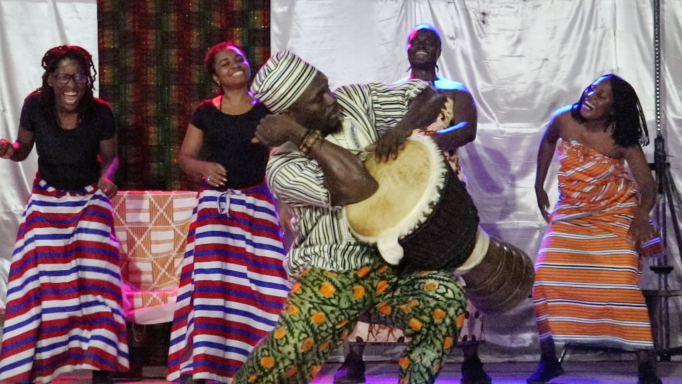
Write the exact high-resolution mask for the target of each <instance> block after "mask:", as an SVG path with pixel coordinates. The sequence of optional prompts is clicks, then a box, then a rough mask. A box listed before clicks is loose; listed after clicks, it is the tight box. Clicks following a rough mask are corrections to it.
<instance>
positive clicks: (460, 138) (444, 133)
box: [431, 85, 478, 151]
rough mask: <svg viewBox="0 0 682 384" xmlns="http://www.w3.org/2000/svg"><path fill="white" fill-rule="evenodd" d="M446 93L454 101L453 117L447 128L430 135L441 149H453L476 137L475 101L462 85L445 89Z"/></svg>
mask: <svg viewBox="0 0 682 384" xmlns="http://www.w3.org/2000/svg"><path fill="white" fill-rule="evenodd" d="M446 95H447V96H448V97H451V98H453V100H454V102H455V117H454V119H453V121H452V122H451V125H450V126H449V127H448V128H445V129H441V130H440V131H437V132H436V133H435V134H434V135H433V136H431V137H432V138H433V139H434V141H435V142H436V144H438V147H439V148H440V149H441V150H442V151H450V150H455V149H457V148H459V147H462V146H464V145H466V144H468V143H470V142H472V141H474V140H475V139H476V129H477V124H478V113H477V111H476V102H475V101H474V98H473V97H471V93H470V92H469V90H468V89H466V88H465V87H464V86H463V85H462V87H461V89H458V90H454V91H447V92H446Z"/></svg>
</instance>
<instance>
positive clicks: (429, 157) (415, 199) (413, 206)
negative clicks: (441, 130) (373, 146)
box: [344, 136, 535, 314]
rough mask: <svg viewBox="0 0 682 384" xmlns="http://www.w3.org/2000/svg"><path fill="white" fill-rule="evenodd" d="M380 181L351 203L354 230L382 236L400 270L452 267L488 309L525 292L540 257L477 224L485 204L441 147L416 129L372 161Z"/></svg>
mask: <svg viewBox="0 0 682 384" xmlns="http://www.w3.org/2000/svg"><path fill="white" fill-rule="evenodd" d="M365 166H366V167H367V169H368V171H369V173H370V174H371V175H372V177H374V178H375V179H376V180H377V182H378V183H379V188H378V190H377V191H376V192H375V193H374V194H373V195H372V196H370V197H369V198H367V199H365V200H363V201H361V202H358V203H355V204H350V205H348V206H346V207H345V208H344V213H345V218H346V220H347V221H348V224H349V227H350V228H351V232H353V234H354V235H355V236H356V237H357V238H358V239H359V240H361V241H364V242H367V243H370V244H376V245H377V248H378V249H379V253H380V254H381V256H382V257H383V258H384V260H386V262H388V263H389V264H392V265H399V268H400V269H401V271H427V270H439V269H451V270H453V272H455V273H456V274H457V275H459V276H461V278H462V279H463V280H464V283H465V287H464V288H465V292H466V295H467V297H468V298H469V300H471V302H472V303H474V305H475V306H476V308H478V309H479V310H480V311H482V312H484V313H488V314H491V313H502V312H505V311H507V310H509V309H512V308H514V307H516V306H517V305H518V304H519V303H521V302H522V301H524V300H526V299H527V298H528V296H529V295H530V291H531V289H532V287H533V281H534V277H535V271H534V266H533V262H532V260H531V259H530V257H528V255H526V254H525V253H524V252H523V251H522V250H520V249H519V248H516V247H514V246H513V245H511V244H507V243H503V242H500V241H498V240H496V239H492V238H490V237H489V236H488V235H487V234H486V233H485V232H484V231H483V230H481V229H480V228H479V227H478V221H479V219H478V211H477V210H476V207H475V205H474V203H473V201H472V200H471V197H470V196H469V193H468V192H467V191H466V186H465V184H464V183H463V182H462V181H460V180H459V179H458V177H457V175H456V174H455V173H454V171H453V170H452V169H451V168H450V166H449V165H448V164H447V162H446V161H445V159H444V157H443V155H442V153H441V151H440V149H439V148H438V146H437V145H436V144H435V142H433V140H432V139H431V138H429V137H427V136H413V137H411V138H410V139H408V140H407V142H406V143H405V148H404V149H403V150H402V151H401V152H400V154H399V156H398V158H397V159H395V160H390V161H388V162H386V163H378V162H377V161H376V159H375V158H374V156H373V155H371V154H370V156H369V157H368V158H367V160H366V161H365Z"/></svg>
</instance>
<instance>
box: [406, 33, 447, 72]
mask: <svg viewBox="0 0 682 384" xmlns="http://www.w3.org/2000/svg"><path fill="white" fill-rule="evenodd" d="M440 52H441V48H440V37H438V35H437V34H436V32H434V31H432V30H430V29H425V28H422V29H415V30H413V31H412V33H410V36H409V38H408V41H407V60H408V61H409V62H410V66H412V68H433V67H435V66H436V62H437V61H438V58H439V57H440Z"/></svg>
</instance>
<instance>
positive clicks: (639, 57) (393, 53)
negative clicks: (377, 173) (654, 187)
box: [271, 0, 682, 358]
mask: <svg viewBox="0 0 682 384" xmlns="http://www.w3.org/2000/svg"><path fill="white" fill-rule="evenodd" d="M661 3H662V4H663V7H662V12H661V15H662V16H661V19H662V22H663V26H662V29H663V40H664V41H663V44H662V47H663V48H662V49H663V63H664V68H663V82H664V88H663V99H662V103H663V106H662V108H663V124H662V126H663V130H662V131H663V135H664V136H665V138H666V139H667V146H668V153H669V154H672V156H673V157H671V158H670V160H671V166H672V173H673V174H674V177H675V178H676V181H677V183H678V185H681V186H682V182H681V181H680V177H681V176H682V170H681V169H680V166H681V164H680V161H679V159H678V157H675V154H677V153H680V150H681V149H682V148H681V139H682V135H681V134H680V130H679V129H678V127H679V126H680V125H682V102H681V101H680V94H679V92H680V90H682V67H681V66H679V65H676V64H678V63H679V61H680V58H681V57H682V40H681V39H682V33H681V32H682V28H681V27H680V18H681V17H682V1H666V0H662V1H661ZM271 19H272V21H271V22H272V29H271V37H272V51H273V53H274V52H276V51H277V50H280V49H283V48H287V49H290V50H292V51H293V52H296V53H297V54H299V55H300V56H301V57H302V58H304V59H305V60H307V61H309V62H310V63H312V64H313V65H315V66H317V67H318V68H319V69H320V70H322V71H323V72H324V73H325V74H326V75H327V76H328V77H329V79H330V83H331V84H330V85H331V87H332V89H333V88H335V87H337V86H340V85H344V84H349V83H362V82H369V81H382V82H393V81H395V80H398V79H400V78H402V77H404V76H406V70H407V69H408V66H409V64H408V62H407V57H406V51H405V42H406V37H407V34H408V33H409V31H410V30H411V29H412V27H414V26H415V25H417V24H419V23H430V24H433V25H434V26H436V27H437V28H438V29H439V30H440V31H441V33H442V37H443V53H442V56H441V59H440V60H439V62H438V65H439V67H440V74H441V75H442V76H444V77H446V78H449V79H453V80H457V81H461V82H463V83H464V84H465V85H466V86H467V87H469V89H470V90H471V93H472V95H473V97H474V99H475V100H476V103H477V104H478V111H479V118H478V137H477V138H476V141H475V142H474V143H471V144H469V145H467V146H465V147H464V148H463V150H461V151H460V152H461V157H462V162H463V167H464V172H465V173H466V174H467V176H468V180H469V183H470V186H469V188H470V191H471V194H472V196H473V198H474V200H475V202H476V203H477V206H478V209H479V212H480V217H481V222H482V226H483V227H484V228H485V229H486V230H487V231H488V232H489V233H490V234H492V235H494V236H496V237H498V238H501V239H503V240H506V241H509V242H511V243H513V244H515V245H517V246H519V247H521V248H523V249H524V250H525V251H526V252H527V253H528V254H529V255H531V256H532V257H533V258H535V256H536V253H537V250H538V248H539V245H540V240H541V237H542V235H543V234H544V230H545V227H546V224H545V222H544V221H543V219H542V217H541V216H540V214H539V211H538V208H537V204H536V200H535V193H534V189H533V185H534V180H535V166H536V154H537V149H538V144H539V142H540V139H541V136H542V133H543V131H544V129H545V127H546V124H547V121H548V119H549V118H550V116H551V114H552V112H553V111H554V110H556V109H557V108H559V107H561V106H563V105H566V104H570V103H574V102H576V101H577V100H578V98H579V97H580V94H581V92H582V90H583V89H584V88H585V87H587V86H588V85H589V84H590V83H591V82H592V81H593V80H594V79H596V78H597V77H599V76H600V75H603V74H606V73H616V74H618V75H620V76H622V77H623V78H625V79H626V80H627V81H629V82H630V83H631V84H632V85H633V86H634V87H635V89H636V90H637V92H638V95H639V97H640V100H641V102H642V105H643V108H644V112H645V114H646V117H647V119H648V124H649V134H650V136H651V138H652V141H653V138H654V137H655V136H656V124H655V113H654V110H655V98H654V54H653V52H654V51H653V10H652V4H651V1H650V0H584V1H573V0H554V1H547V0H430V1H427V0H345V1H332V0H327V1H320V0H273V1H272V10H271ZM645 152H646V153H647V156H648V158H649V160H650V161H653V156H652V153H653V145H649V146H648V147H645ZM557 169H558V164H557V162H556V161H555V162H554V164H553V168H552V170H551V172H550V175H549V176H548V182H547V185H546V189H547V190H548V192H550V199H553V200H554V201H556V198H557V195H558V194H557V181H556V171H557ZM673 244H674V243H673ZM670 251H672V252H671V262H674V264H675V272H674V273H673V275H672V276H671V284H672V287H673V288H675V289H680V285H681V282H682V278H680V275H681V274H680V271H681V265H680V255H679V254H678V252H677V250H676V249H670ZM642 287H643V288H645V289H656V288H657V283H656V278H655V276H653V275H652V273H651V272H650V271H649V270H648V268H646V267H645V270H644V274H643V279H642ZM671 312H672V313H671V327H672V328H673V332H672V334H673V340H672V343H671V344H672V346H679V345H681V344H682V335H681V329H680V321H679V319H680V299H679V298H677V299H675V300H673V301H672V303H671ZM484 326H485V329H486V339H487V340H488V342H489V344H493V345H496V346H498V347H500V348H502V349H504V348H508V350H507V352H508V353H507V355H506V357H507V358H508V357H509V355H510V354H511V355H518V352H516V351H521V350H523V349H524V348H523V347H526V348H527V350H528V351H535V352H537V344H536V343H537V335H536V332H537V330H536V327H535V320H534V317H533V313H532V306H531V301H530V300H528V301H527V302H526V303H525V304H523V305H522V306H520V307H519V308H517V309H516V310H514V311H513V312H512V313H510V314H508V315H506V316H500V317H495V318H488V320H487V321H486V322H485V324H484Z"/></svg>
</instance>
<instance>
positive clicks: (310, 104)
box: [236, 51, 465, 384]
mask: <svg viewBox="0 0 682 384" xmlns="http://www.w3.org/2000/svg"><path fill="white" fill-rule="evenodd" d="M252 91H253V92H254V95H255V96H256V97H257V98H259V99H260V100H261V101H262V102H263V103H264V104H265V105H266V106H267V107H268V108H269V109H270V110H271V111H272V112H273V113H275V114H274V115H271V116H268V117H266V118H265V119H263V120H261V124H260V126H259V127H258V129H257V132H256V138H257V139H258V140H259V141H260V142H262V143H264V144H266V145H269V146H271V147H279V148H277V149H276V150H275V151H274V152H273V154H272V156H271V159H270V161H269V163H268V168H267V179H268V184H269V185H270V187H271V189H272V191H273V192H274V193H275V195H276V197H277V199H278V200H280V201H283V202H285V203H286V204H287V205H288V206H289V208H290V209H291V211H292V213H293V214H294V215H295V216H296V217H297V219H298V221H297V225H298V237H297V239H296V241H295V243H294V245H293V247H292V250H291V251H290V252H289V261H288V266H287V267H288V271H289V273H290V274H291V276H292V279H293V280H294V285H293V287H292V289H291V292H290V294H289V297H288V299H287V303H286V304H285V309H284V311H283V312H282V314H281V317H280V319H279V322H278V324H277V325H276V326H275V328H274V331H273V332H271V333H270V334H269V335H268V336H267V337H266V338H265V339H263V341H262V343H261V344H260V345H259V346H258V347H257V348H256V349H254V350H253V352H252V353H251V355H250V356H249V358H248V360H247V362H246V363H245V364H244V365H243V366H242V368H241V370H240V371H239V372H238V373H237V376H236V383H238V384H247V383H289V382H291V383H294V382H295V383H306V382H308V381H310V380H312V378H313V377H315V375H316V374H317V373H318V372H319V371H320V369H321V368H322V366H323V364H324V363H325V361H326V359H327V357H328V356H329V354H330V352H331V351H333V350H334V349H335V348H337V347H338V346H339V345H341V343H342V341H343V339H344V338H345V337H346V336H348V334H349V333H350V331H352V330H353V328H354V327H355V324H356V322H357V319H358V317H359V316H360V315H361V314H362V313H364V312H366V311H367V310H369V309H370V308H372V307H379V308H380V310H381V311H382V313H386V314H388V315H387V316H391V317H392V318H393V319H394V321H395V322H396V323H397V324H398V325H400V327H401V328H402V329H403V331H404V332H405V334H406V335H407V336H409V337H411V338H412V341H411V343H410V344H409V345H408V347H407V348H406V350H405V352H404V353H403V356H402V357H401V358H400V362H399V367H400V382H401V383H403V384H408V383H414V384H417V383H433V382H434V381H435V380H436V377H437V376H438V374H439V372H440V369H441V368H442V366H443V363H444V359H445V358H446V357H447V355H448V354H449V352H450V350H451V348H452V345H453V344H454V341H455V340H456V338H457V335H458V332H459V328H460V327H461V324H462V321H463V317H464V310H465V299H464V293H463V292H462V289H461V287H460V285H459V283H458V281H457V279H456V278H455V277H454V276H453V275H452V274H451V273H449V272H440V271H429V272H421V273H405V274H401V275H400V276H399V275H398V274H397V271H396V270H395V268H392V267H389V266H388V265H387V264H386V263H385V262H384V261H383V260H382V259H381V258H380V257H379V255H378V254H377V252H376V250H375V248H374V247H371V246H368V245H365V244H362V243H359V242H358V241H357V240H355V239H354V237H353V236H352V235H351V233H350V230H349V229H348V227H347V225H345V224H344V223H343V221H342V220H343V217H342V215H343V210H342V207H343V206H344V205H346V204H350V203H354V202H357V201H361V200H363V199H365V198H367V197H369V196H370V195H372V194H373V193H374V192H375V191H376V189H377V188H378V185H377V183H376V181H375V180H374V178H372V177H371V175H370V174H369V173H368V172H367V170H366V169H365V167H364V165H363V163H362V161H360V159H359V158H358V157H357V156H356V154H357V153H358V152H362V151H364V150H365V148H366V147H367V146H368V145H370V144H372V143H375V142H376V146H375V148H376V149H375V150H376V155H377V156H378V158H380V159H382V160H388V158H389V157H391V156H395V155H396V154H397V152H398V149H399V147H400V146H401V145H402V143H403V142H404V140H405V138H406V137H407V136H409V134H410V132H411V130H412V128H413V127H419V126H426V125H428V123H429V122H430V121H433V120H434V119H435V117H436V116H437V114H438V110H439V109H440V108H441V107H442V105H443V102H444V99H443V97H442V96H440V95H438V94H437V93H436V92H435V91H433V89H432V88H430V87H429V86H428V84H426V83H424V82H422V81H409V82H406V83H404V84H402V85H399V86H396V87H388V86H385V85H383V84H376V83H375V84H367V85H351V86H346V87H342V88H340V89H338V90H337V91H336V92H335V93H334V94H332V93H331V92H330V91H329V86H328V83H327V78H326V77H325V76H324V75H323V74H322V73H320V72H319V71H318V70H317V69H315V68H314V67H312V66H311V65H309V64H308V63H306V62H304V61H302V60H301V59H300V58H299V57H297V56H296V55H294V54H292V53H291V52H288V51H280V52H278V53H277V54H275V55H274V56H273V57H271V58H270V59H269V60H268V61H267V62H266V64H265V65H264V66H263V67H262V68H261V70H260V71H259V72H258V74H257V75H256V77H255V80H254V83H253V86H252ZM408 105H409V109H408ZM377 126H394V128H393V129H392V130H389V131H387V132H386V134H385V135H383V136H382V138H381V139H380V140H378V141H377V137H378V135H377V129H376V127H377ZM399 308H404V310H399Z"/></svg>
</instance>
